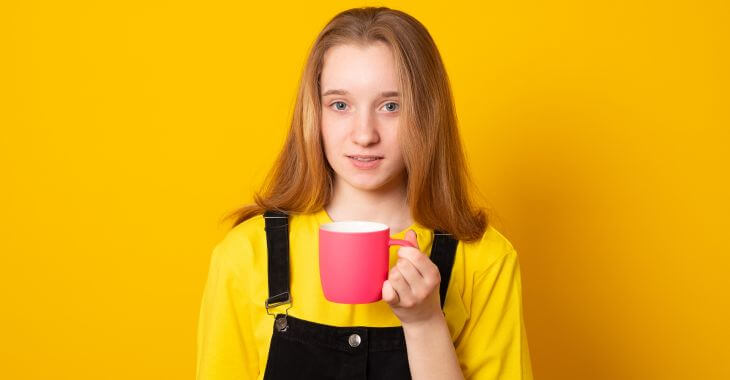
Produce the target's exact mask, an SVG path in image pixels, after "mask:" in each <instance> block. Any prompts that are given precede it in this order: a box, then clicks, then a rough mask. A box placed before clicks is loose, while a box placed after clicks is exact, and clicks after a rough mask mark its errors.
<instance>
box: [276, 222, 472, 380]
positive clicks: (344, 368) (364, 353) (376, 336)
mask: <svg viewBox="0 0 730 380" xmlns="http://www.w3.org/2000/svg"><path fill="white" fill-rule="evenodd" d="M264 218H265V219H264V220H265V222H266V227H265V229H266V243H267V249H268V272H269V298H268V299H267V300H266V302H265V305H266V312H267V313H269V308H271V307H276V306H279V305H284V304H291V296H290V292H289V290H290V289H289V224H288V216H287V214H284V213H281V212H278V211H266V212H265V213H264ZM434 233H435V234H434V241H433V244H432V248H431V255H430V258H431V260H432V261H433V262H434V264H436V266H437V267H438V269H439V272H440V275H441V284H440V289H439V291H440V296H441V307H442V308H443V306H444V300H445V299H446V289H447V288H448V284H449V279H450V277H451V268H452V267H453V264H454V255H455V252H456V246H457V244H458V243H459V241H458V240H455V239H453V238H452V237H451V235H450V234H447V233H444V232H440V231H438V230H435V231H434ZM290 307H291V306H290ZM287 310H288V308H287ZM269 314H271V313H269ZM410 378H411V373H410V369H409V366H408V356H407V354H406V342H405V336H404V335H403V327H402V326H395V327H366V326H353V327H339V326H330V325H324V324H320V323H315V322H310V321H306V320H303V319H299V318H295V317H293V316H291V315H288V313H287V314H281V313H277V314H276V315H275V318H274V329H273V335H272V337H271V346H270V348H269V354H268V359H267V363H266V372H264V379H265V380H282V379H287V380H291V379H303V380H305V379H317V380H327V379H332V380H334V379H347V380H357V379H378V380H380V379H382V380H388V379H398V380H402V379H410Z"/></svg>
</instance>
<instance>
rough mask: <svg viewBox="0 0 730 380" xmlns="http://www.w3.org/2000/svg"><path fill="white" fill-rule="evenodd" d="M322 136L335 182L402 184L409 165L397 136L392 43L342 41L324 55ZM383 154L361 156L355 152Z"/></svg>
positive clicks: (380, 186) (368, 185) (361, 186)
mask: <svg viewBox="0 0 730 380" xmlns="http://www.w3.org/2000/svg"><path fill="white" fill-rule="evenodd" d="M320 91H321V93H320V96H321V101H322V140H323V143H324V150H325V155H326V156H327V161H329V164H330V166H332V168H333V169H334V171H335V173H336V177H337V178H336V180H335V182H336V183H338V185H342V184H343V182H344V183H346V184H349V185H350V186H352V187H355V188H357V189H361V190H377V189H384V188H385V186H387V185H399V184H401V183H400V182H401V181H402V180H403V178H404V175H405V165H404V163H403V158H402V156H401V152H400V147H399V143H398V138H397V132H398V127H399V122H400V107H401V103H400V99H401V98H400V94H399V93H398V91H399V87H398V76H397V73H396V67H395V62H394V60H393V55H392V53H391V51H390V48H388V46H387V45H386V44H384V43H382V42H376V43H372V44H370V45H368V46H366V47H360V46H357V45H338V46H335V47H332V48H330V49H329V50H327V52H326V53H325V55H324V62H323V67H322V74H321V77H320ZM357 155H364V156H375V157H379V158H378V159H377V160H375V161H372V162H359V161H356V160H355V159H353V158H351V156H357Z"/></svg>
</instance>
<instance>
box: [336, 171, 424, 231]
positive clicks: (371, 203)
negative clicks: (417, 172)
mask: <svg viewBox="0 0 730 380" xmlns="http://www.w3.org/2000/svg"><path fill="white" fill-rule="evenodd" d="M325 210H326V211H327V214H328V215H329V216H330V218H331V219H332V220H333V221H336V222H337V221H342V220H368V221H372V222H378V223H383V224H387V225H388V226H389V227H390V231H391V233H397V232H400V231H402V230H404V229H406V228H408V227H409V226H411V225H412V224H413V218H412V217H411V213H410V209H409V208H408V204H407V202H406V187H405V184H404V183H403V182H401V183H400V184H398V185H395V186H390V187H388V188H385V187H383V188H381V189H377V190H373V191H368V190H361V189H357V188H355V187H352V186H350V185H349V184H347V183H342V182H337V181H335V186H334V194H333V196H332V199H331V200H330V202H329V203H328V204H327V205H325Z"/></svg>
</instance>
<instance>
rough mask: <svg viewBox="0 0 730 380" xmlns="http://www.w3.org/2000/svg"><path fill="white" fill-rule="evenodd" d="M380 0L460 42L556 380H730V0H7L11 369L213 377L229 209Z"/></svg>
mask: <svg viewBox="0 0 730 380" xmlns="http://www.w3.org/2000/svg"><path fill="white" fill-rule="evenodd" d="M362 5H386V6H389V7H392V8H396V9H401V10H404V11H406V12H408V13H410V14H412V15H413V16H414V17H416V18H417V19H419V20H420V21H421V22H422V23H423V24H424V25H425V26H426V27H427V28H428V30H429V31H430V33H431V34H432V36H433V38H434V39H435V41H436V43H437V45H438V47H439V49H440V51H441V54H442V57H443V59H444V62H445V64H446V67H447V70H448V74H449V76H450V80H451V83H452V85H453V90H454V96H455V101H456V107H457V112H458V117H459V120H460V128H461V133H462V139H463V141H464V144H465V149H466V151H467V155H468V158H469V165H470V169H471V171H472V173H473V175H474V178H475V179H476V181H477V183H478V186H479V190H480V191H481V192H482V193H483V195H484V198H485V199H486V200H488V202H489V205H490V206H491V208H492V209H493V211H494V212H493V215H492V221H493V223H494V225H495V227H497V228H498V229H499V230H500V231H501V232H502V233H504V234H505V236H507V237H508V238H509V239H510V241H511V242H512V243H513V244H514V246H515V247H516V249H517V251H518V254H519V255H520V256H519V257H520V263H521V268H522V276H523V291H524V294H523V296H524V310H525V321H526V326H527V329H528V339H529V343H530V350H531V354H532V360H533V368H534V372H535V378H536V379H541V380H548V379H556V380H557V379H560V380H568V379H576V380H578V379H581V380H584V379H595V380H604V379H605V380H613V379H666V380H675V379H676V380H679V379H728V378H730V361H728V357H730V355H729V354H730V352H729V349H728V342H729V341H730V333H729V329H728V327H727V321H728V320H730V315H729V314H730V313H729V312H728V309H730V305H729V303H730V301H729V300H730V297H728V290H730V286H729V285H730V281H729V280H728V278H729V277H730V276H729V275H728V269H729V267H730V265H728V264H730V259H729V258H728V253H729V252H730V249H729V248H730V242H729V241H728V239H729V238H728V236H729V235H730V234H728V231H727V229H728V227H730V223H728V221H727V217H728V215H729V214H730V207H729V202H728V197H727V196H728V194H730V186H728V164H729V163H730V159H729V157H728V152H727V151H728V147H729V146H730V144H729V143H730V131H729V130H730V128H729V126H730V117H729V116H728V100H729V97H728V88H729V87H730V80H729V78H728V76H729V75H728V67H730V60H729V59H728V51H729V49H728V47H729V46H728V45H729V44H728V37H730V27H729V25H730V22H729V21H730V20H728V19H729V17H728V15H730V6H728V3H727V2H724V1H696V0H695V1H690V0H680V1H672V2H665V1H603V2H589V1H575V0H556V1H520V0H518V1H479V2H459V1H448V2H424V1H413V2H403V1H391V2H382V3H376V2H370V1H366V2H354V1H336V2H334V1H307V2H243V1H200V2H190V1H149V0H148V1H105V2H94V1H83V2H82V1H64V2H61V1H16V2H10V3H7V4H3V5H2V6H0V56H2V58H1V59H0V175H1V178H2V183H1V184H2V186H0V210H1V212H2V218H1V219H0V223H2V225H1V227H2V228H1V231H2V236H1V238H0V292H1V293H0V295H1V296H2V303H1V305H2V306H0V307H1V308H2V309H1V310H0V311H1V313H0V329H2V330H0V341H1V342H2V343H1V344H0V350H1V352H0V363H1V365H0V366H1V367H2V373H3V375H2V377H3V378H5V379H77V380H81V379H189V378H193V377H194V368H195V334H196V327H197V318H198V311H199V306H200V297H201V295H202V291H203V285H204V282H205V279H206V276H207V270H208V265H209V260H210V253H211V250H212V248H213V246H214V245H215V243H217V242H218V241H219V240H220V239H221V238H222V237H223V235H224V234H225V233H226V231H227V230H228V228H229V227H230V225H228V224H223V223H220V219H221V217H222V216H223V215H224V214H225V213H227V212H228V211H231V210H233V209H234V208H235V207H237V206H239V205H242V204H245V203H247V202H249V201H250V200H251V194H252V192H253V191H254V190H255V189H256V188H257V187H258V185H259V184H260V182H261V180H262V179H263V177H264V175H265V174H266V171H267V170H268V169H269V167H270V166H271V164H272V163H273V160H274V157H275V155H276V154H277V152H278V150H279V149H280V148H281V144H282V143H283V138H284V135H285V133H286V131H287V128H288V123H289V120H290V117H291V114H292V108H293V105H294V96H295V93H296V89H297V84H298V80H299V76H300V74H301V69H302V65H303V63H304V60H305V58H306V54H307V51H308V49H309V47H310V46H311V44H312V42H313V41H314V38H315V37H316V35H317V33H318V32H319V31H320V30H321V28H322V27H323V26H324V25H325V23H326V22H327V21H328V20H329V19H330V18H331V17H332V16H334V15H335V14H336V13H337V12H339V11H342V10H344V9H347V8H350V7H354V6H362ZM262 302H263V300H262Z"/></svg>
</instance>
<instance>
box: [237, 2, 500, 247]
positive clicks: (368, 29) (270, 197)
mask: <svg viewBox="0 0 730 380" xmlns="http://www.w3.org/2000/svg"><path fill="white" fill-rule="evenodd" d="M377 41H382V42H385V43H386V44H387V45H388V46H390V47H391V49H392V51H393V55H394V59H395V63H396V67H397V72H398V76H399V86H400V88H401V93H402V97H403V98H402V103H403V104H402V105H401V111H402V114H401V124H400V127H399V128H400V130H399V132H398V133H399V136H402V138H400V141H402V142H404V143H401V145H402V146H401V152H402V154H403V160H404V163H405V166H406V175H407V178H408V180H407V183H408V184H407V196H406V197H407V202H408V206H409V208H410V211H411V215H412V217H413V219H414V220H416V221H417V222H418V223H420V224H421V225H423V226H425V227H427V228H430V229H439V230H441V231H447V232H448V233H451V234H452V235H453V237H454V238H456V239H459V240H462V241H467V242H468V241H475V240H477V239H479V238H481V237H482V235H483V234H484V231H485V230H486V228H487V223H488V218H487V212H486V209H484V208H481V207H477V206H476V204H475V200H474V198H472V193H470V192H469V189H470V187H471V188H473V189H475V190H476V186H473V185H472V186H468V185H470V184H472V180H471V178H470V175H469V171H468V169H467V164H466V160H465V158H464V152H463V150H462V146H461V142H460V137H459V133H458V129H457V118H456V112H455V109H454V104H453V97H452V95H451V86H450V83H449V79H448V76H447V74H446V70H445V68H444V65H443V62H442V61H441V56H440V54H439V51H438V49H437V48H436V44H435V43H434V41H433V39H432V38H431V35H430V34H429V33H428V31H427V30H426V28H425V27H424V26H423V25H422V24H421V23H420V22H419V21H418V20H416V19H415V18H413V17H412V16H410V15H408V14H406V13H404V12H402V11H398V10H394V9H390V8H387V7H363V8H353V9H349V10H346V11H343V12H341V13H339V14H337V15H336V16H335V17H334V18H332V20H330V22H329V23H327V25H326V26H325V27H324V29H323V30H322V31H321V32H320V33H319V35H318V36H317V39H316V40H315V43H314V45H313V47H312V49H311V51H310V54H309V57H308V59H307V61H306V64H305V67H304V71H303V73H302V78H301V81H300V83H299V91H298V94H297V99H296V104H295V107H294V114H293V117H292V121H291V126H290V128H289V132H288V134H287V137H286V141H285V143H284V146H283V149H282V150H281V152H280V153H279V155H278V157H277V159H276V162H275V164H274V166H273V168H272V169H271V171H270V172H269V173H268V175H267V176H266V179H265V183H264V185H263V186H262V188H261V190H260V191H259V192H256V193H255V194H254V202H255V203H253V204H249V205H246V206H244V207H242V208H239V209H237V210H235V211H233V212H231V213H230V214H228V215H227V216H226V217H225V218H224V220H226V219H229V218H231V217H235V218H236V221H235V223H234V224H233V226H236V225H238V224H239V223H241V222H243V221H245V220H247V219H249V218H251V217H253V216H255V215H258V214H261V213H263V212H264V211H265V210H279V211H283V212H286V213H288V214H296V213H309V212H314V211H318V210H320V209H321V208H323V207H324V206H325V205H326V204H327V202H328V201H329V200H330V198H331V196H332V193H333V184H334V176H335V173H334V171H333V170H332V167H331V166H330V165H329V163H328V162H327V159H326V157H325V154H324V148H323V145H322V137H321V129H320V128H321V125H320V122H321V111H322V106H321V103H320V102H321V99H320V88H319V77H320V74H321V72H322V61H323V56H324V54H325V52H326V51H327V49H329V48H331V47H333V46H337V45H340V44H359V45H367V44H369V43H372V42H377Z"/></svg>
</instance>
